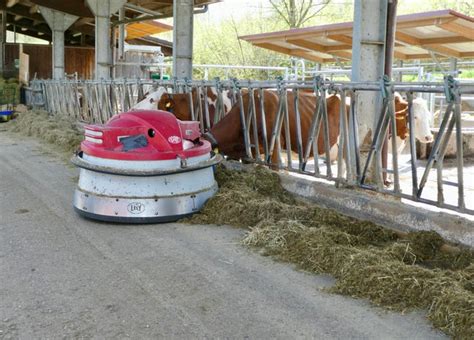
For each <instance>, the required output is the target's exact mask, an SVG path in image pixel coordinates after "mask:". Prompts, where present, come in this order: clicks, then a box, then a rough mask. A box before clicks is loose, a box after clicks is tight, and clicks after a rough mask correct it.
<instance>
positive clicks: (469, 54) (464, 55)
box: [459, 51, 474, 58]
mask: <svg viewBox="0 0 474 340" xmlns="http://www.w3.org/2000/svg"><path fill="white" fill-rule="evenodd" d="M459 54H460V55H461V56H460V58H474V51H469V52H460V53H459Z"/></svg>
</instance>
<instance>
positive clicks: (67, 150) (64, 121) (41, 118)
mask: <svg viewBox="0 0 474 340" xmlns="http://www.w3.org/2000/svg"><path fill="white" fill-rule="evenodd" d="M9 124H11V128H10V130H11V131H13V132H19V133H22V134H25V135H27V136H32V137H37V138H39V139H41V140H43V141H45V142H47V143H50V144H53V145H54V146H55V149H56V150H57V151H59V152H62V153H64V154H66V155H69V154H72V153H73V152H75V151H76V150H78V149H79V146H80V143H81V141H82V140H83V139H84V137H83V132H81V131H80V130H79V128H78V127H77V124H76V122H75V121H74V120H73V119H70V118H68V117H62V116H50V115H48V113H47V112H46V111H27V112H25V113H20V114H19V115H18V117H17V118H16V119H15V120H14V121H11V122H10V123H9Z"/></svg>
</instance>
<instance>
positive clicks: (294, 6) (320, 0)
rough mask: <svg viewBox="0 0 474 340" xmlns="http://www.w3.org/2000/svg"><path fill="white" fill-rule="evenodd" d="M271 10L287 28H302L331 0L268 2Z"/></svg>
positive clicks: (279, 0) (275, 0) (273, 0)
mask: <svg viewBox="0 0 474 340" xmlns="http://www.w3.org/2000/svg"><path fill="white" fill-rule="evenodd" d="M269 1H270V4H271V5H272V7H273V9H274V10H275V11H276V13H277V14H278V16H279V17H281V18H282V19H283V20H284V21H285V22H286V23H287V24H288V26H289V28H299V27H302V26H303V25H304V24H305V23H306V22H307V21H309V20H310V19H312V18H314V17H315V16H316V15H317V14H318V13H319V12H321V11H322V10H323V9H324V8H325V7H326V6H327V5H328V4H329V3H330V1H331V0H269Z"/></svg>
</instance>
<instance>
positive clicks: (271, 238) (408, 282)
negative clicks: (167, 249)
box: [190, 166, 474, 339]
mask: <svg viewBox="0 0 474 340" xmlns="http://www.w3.org/2000/svg"><path fill="white" fill-rule="evenodd" d="M216 179H217V181H218V183H219V186H220V190H219V192H218V193H217V195H216V196H215V197H214V198H212V199H211V200H210V201H209V202H208V203H207V204H206V205H205V207H204V209H203V210H202V211H201V213H199V214H196V215H194V216H193V217H192V218H191V219H190V221H191V222H192V223H207V224H229V225H233V226H237V227H244V228H248V229H249V232H248V233H247V235H246V237H245V239H244V240H243V243H244V244H246V245H248V246H251V247H258V248H260V249H263V252H264V254H266V255H271V256H274V257H275V258H277V259H279V260H283V261H288V262H291V263H295V264H296V265H297V266H298V267H299V268H302V269H304V270H307V271H310V272H314V273H329V274H332V275H334V277H335V278H336V284H335V286H334V287H332V288H331V289H330V291H331V292H335V293H340V294H344V295H349V296H353V297H358V298H367V299H369V300H370V301H372V302H373V303H374V304H376V305H379V306H384V307H386V308H388V309H391V310H397V311H405V310H411V309H420V308H421V309H425V310H427V311H428V317H429V319H430V320H431V321H432V322H433V324H434V325H435V326H436V327H438V328H439V329H441V330H443V331H444V332H446V333H447V334H449V335H451V336H453V337H455V338H459V339H468V338H470V339H472V338H474V289H473V288H474V261H473V259H474V252H473V251H472V250H471V249H461V250H460V251H458V252H454V253H446V252H443V251H441V250H442V249H441V248H442V246H443V245H444V244H445V243H446V241H445V240H443V239H442V238H441V236H439V235H438V234H437V233H435V232H432V231H419V232H411V233H408V234H407V235H404V236H403V237H402V236H401V235H400V233H399V232H395V231H392V230H389V229H386V228H383V227H381V226H378V225H375V224H374V223H371V222H368V221H360V220H356V219H353V218H349V217H347V216H343V215H341V214H339V213H337V212H335V211H332V210H329V209H323V208H319V207H317V206H314V205H311V204H308V203H306V202H302V201H299V200H297V199H295V198H294V197H293V196H292V195H291V194H289V193H287V192H286V191H285V190H284V189H283V188H282V187H281V185H280V183H279V177H278V175H277V174H276V173H274V172H270V171H268V170H266V169H265V168H262V167H256V168H254V170H252V171H231V170H227V169H225V168H224V167H222V166H221V167H219V168H218V171H217V172H216Z"/></svg>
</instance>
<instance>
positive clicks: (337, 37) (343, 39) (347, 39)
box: [326, 34, 352, 46]
mask: <svg viewBox="0 0 474 340" xmlns="http://www.w3.org/2000/svg"><path fill="white" fill-rule="evenodd" d="M326 38H328V39H331V40H334V41H338V42H342V43H344V44H349V45H351V46H352V38H351V37H348V36H347V35H345V34H329V35H327V36H326Z"/></svg>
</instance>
